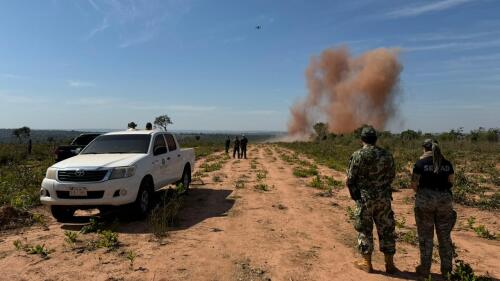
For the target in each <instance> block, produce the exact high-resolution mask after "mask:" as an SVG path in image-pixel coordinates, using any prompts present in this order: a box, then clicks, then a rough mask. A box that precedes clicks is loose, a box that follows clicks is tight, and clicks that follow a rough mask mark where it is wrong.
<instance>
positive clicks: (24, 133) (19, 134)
mask: <svg viewBox="0 0 500 281" xmlns="http://www.w3.org/2000/svg"><path fill="white" fill-rule="evenodd" d="M12 135H14V136H15V137H16V138H17V140H18V141H19V142H22V140H23V139H24V138H26V139H27V138H29V137H30V136H31V129H30V128H29V127H26V126H24V127H21V128H18V129H15V130H14V131H12Z"/></svg>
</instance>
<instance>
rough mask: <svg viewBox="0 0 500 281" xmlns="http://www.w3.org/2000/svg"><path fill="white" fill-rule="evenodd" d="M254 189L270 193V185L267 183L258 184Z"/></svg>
mask: <svg viewBox="0 0 500 281" xmlns="http://www.w3.org/2000/svg"><path fill="white" fill-rule="evenodd" d="M254 188H255V189H257V190H261V191H269V190H270V188H269V185H267V184H265V183H258V184H256V185H254Z"/></svg>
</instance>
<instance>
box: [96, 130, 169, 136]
mask: <svg viewBox="0 0 500 281" xmlns="http://www.w3.org/2000/svg"><path fill="white" fill-rule="evenodd" d="M164 132H165V131H160V130H127V131H119V132H111V133H106V134H104V135H152V134H154V133H164Z"/></svg>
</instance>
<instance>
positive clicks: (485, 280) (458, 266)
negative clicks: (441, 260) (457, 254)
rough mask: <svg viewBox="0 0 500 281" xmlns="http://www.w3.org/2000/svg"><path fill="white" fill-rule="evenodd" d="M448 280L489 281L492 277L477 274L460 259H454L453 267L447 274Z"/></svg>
mask: <svg viewBox="0 0 500 281" xmlns="http://www.w3.org/2000/svg"><path fill="white" fill-rule="evenodd" d="M448 280H449V281H490V280H493V279H492V278H489V277H486V276H477V275H476V274H475V273H474V270H473V269H472V267H471V266H470V265H469V264H467V263H465V262H464V261H462V260H459V259H457V260H455V269H454V270H453V272H451V274H449V276H448Z"/></svg>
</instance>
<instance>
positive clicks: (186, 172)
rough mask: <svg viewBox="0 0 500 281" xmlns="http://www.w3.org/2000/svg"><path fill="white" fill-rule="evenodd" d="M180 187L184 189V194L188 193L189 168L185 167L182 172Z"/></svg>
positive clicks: (189, 182)
mask: <svg viewBox="0 0 500 281" xmlns="http://www.w3.org/2000/svg"><path fill="white" fill-rule="evenodd" d="M180 183H182V186H183V188H184V192H188V190H189V185H190V184H191V169H190V168H189V167H185V168H184V171H183V172H182V178H181V180H180Z"/></svg>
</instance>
